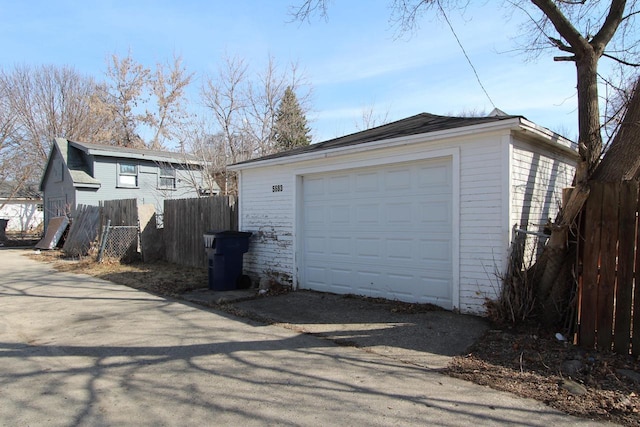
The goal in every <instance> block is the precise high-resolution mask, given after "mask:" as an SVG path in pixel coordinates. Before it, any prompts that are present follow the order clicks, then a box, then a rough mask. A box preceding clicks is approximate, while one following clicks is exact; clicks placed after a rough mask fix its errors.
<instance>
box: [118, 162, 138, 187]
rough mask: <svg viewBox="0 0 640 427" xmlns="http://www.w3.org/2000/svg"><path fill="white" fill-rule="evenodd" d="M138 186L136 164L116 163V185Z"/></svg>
mask: <svg viewBox="0 0 640 427" xmlns="http://www.w3.org/2000/svg"><path fill="white" fill-rule="evenodd" d="M137 186H138V165H136V164H134V163H119V164H118V187H137Z"/></svg>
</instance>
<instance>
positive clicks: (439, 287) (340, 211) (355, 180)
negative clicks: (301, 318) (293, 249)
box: [300, 159, 453, 308]
mask: <svg viewBox="0 0 640 427" xmlns="http://www.w3.org/2000/svg"><path fill="white" fill-rule="evenodd" d="M452 187H453V186H452V168H451V160H450V159H442V160H440V159H439V160H429V161H421V162H411V163H401V164H394V165H389V166H377V167H372V168H362V169H352V170H348V171H341V172H332V173H326V174H318V175H306V176H304V177H303V203H302V207H303V213H302V223H303V228H302V242H303V259H302V265H301V270H302V271H301V272H302V277H301V283H300V285H301V287H303V288H307V289H314V290H318V291H324V292H333V293H340V294H347V293H352V294H357V295H366V296H371V297H382V298H388V299H395V300H400V301H408V302H420V303H424V302H430V303H434V304H437V305H440V306H442V307H445V308H452V287H453V263H452V247H453V245H452V219H453V213H452Z"/></svg>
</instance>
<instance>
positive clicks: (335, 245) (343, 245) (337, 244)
mask: <svg viewBox="0 0 640 427" xmlns="http://www.w3.org/2000/svg"><path fill="white" fill-rule="evenodd" d="M329 248H330V249H329V253H330V254H331V255H333V256H340V257H344V256H350V255H351V253H352V251H353V249H352V248H351V238H349V237H329Z"/></svg>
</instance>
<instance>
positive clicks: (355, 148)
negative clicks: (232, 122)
mask: <svg viewBox="0 0 640 427" xmlns="http://www.w3.org/2000/svg"><path fill="white" fill-rule="evenodd" d="M522 120H523V119H521V118H520V117H514V118H511V119H506V120H500V121H494V122H487V123H480V124H476V125H471V126H463V127H455V128H450V129H444V130H440V131H434V132H428V133H419V134H414V135H407V136H402V137H397V138H388V139H381V140H378V141H372V142H363V143H360V144H355V145H348V146H344V147H335V148H328V149H326V150H320V151H314V152H309V153H300V154H294V155H291V156H284V157H278V158H273V159H267V160H256V161H252V162H249V163H237V164H234V165H229V166H227V169H228V170H232V171H239V170H243V169H253V168H258V167H264V166H280V165H286V164H289V163H294V162H299V161H304V160H315V159H322V158H327V157H332V156H335V155H343V154H352V153H359V152H362V151H368V150H372V149H376V148H382V147H384V148H388V147H397V146H402V145H408V144H415V143H420V142H428V141H434V140H439V139H443V138H454V137H460V136H466V135H470V134H473V133H477V132H479V131H482V132H491V131H500V130H514V129H519V128H520V127H521V123H522Z"/></svg>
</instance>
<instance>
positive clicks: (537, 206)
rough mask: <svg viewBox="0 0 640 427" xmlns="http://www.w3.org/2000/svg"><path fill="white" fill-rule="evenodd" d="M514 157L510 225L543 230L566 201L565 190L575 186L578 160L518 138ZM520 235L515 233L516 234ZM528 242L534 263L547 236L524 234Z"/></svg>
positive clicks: (527, 256) (527, 253)
mask: <svg viewBox="0 0 640 427" xmlns="http://www.w3.org/2000/svg"><path fill="white" fill-rule="evenodd" d="M511 152H512V160H511V176H510V183H511V210H510V219H509V227H510V230H511V228H512V227H513V226H516V227H518V228H521V229H525V230H528V231H533V232H538V231H542V229H543V227H544V225H545V224H546V223H547V221H548V220H549V219H551V220H554V219H555V217H556V215H557V213H558V207H559V206H560V203H561V202H562V190H563V189H564V188H567V187H569V186H571V182H572V180H573V175H574V172H575V166H574V165H575V160H573V159H572V158H570V157H569V156H567V155H566V154H562V153H560V152H557V151H549V150H544V149H542V147H540V146H538V145H534V144H531V143H527V142H524V141H518V140H516V141H514V143H513V147H512V150H511ZM515 237H516V236H512V238H515ZM519 237H520V238H523V239H524V243H525V255H524V261H525V264H526V265H530V264H531V263H533V262H534V261H535V259H536V255H537V251H538V250H539V249H541V248H542V244H544V243H545V241H544V240H540V239H539V238H537V237H534V236H532V235H522V234H521V235H520V236H519Z"/></svg>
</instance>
